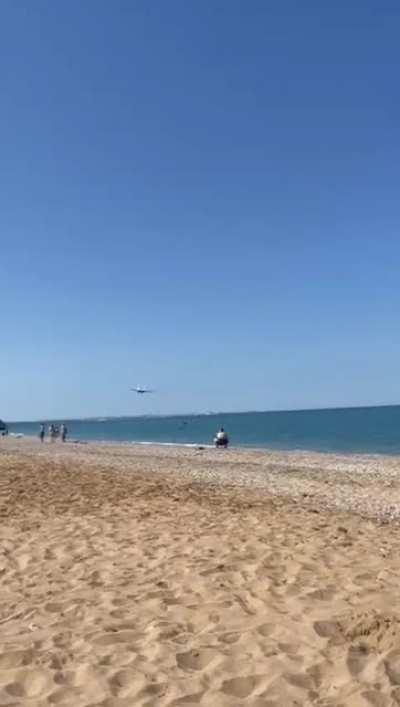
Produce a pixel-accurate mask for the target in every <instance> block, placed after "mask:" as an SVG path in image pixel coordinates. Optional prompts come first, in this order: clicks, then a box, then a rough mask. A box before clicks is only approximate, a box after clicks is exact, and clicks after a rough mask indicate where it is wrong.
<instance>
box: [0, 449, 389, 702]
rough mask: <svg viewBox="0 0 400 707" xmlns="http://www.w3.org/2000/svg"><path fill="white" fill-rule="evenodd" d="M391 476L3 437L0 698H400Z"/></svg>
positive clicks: (287, 459) (305, 463) (272, 458)
mask: <svg viewBox="0 0 400 707" xmlns="http://www.w3.org/2000/svg"><path fill="white" fill-rule="evenodd" d="M301 460H302V461H301ZM318 460H319V461H318ZM324 464H325V468H323V467H324ZM340 464H341V465H342V466H341V467H340ZM346 464H347V467H346ZM352 464H353V465H354V464H355V466H356V467H357V468H352ZM371 464H372V466H371ZM374 464H375V466H373V465H374ZM376 464H379V465H380V471H381V472H382V474H381V477H380V476H379V470H378V471H377V470H376ZM385 464H386V465H385ZM332 465H333V466H332ZM338 465H339V466H338ZM357 465H358V466H357ZM363 465H364V466H363ZM396 465H397V466H396ZM339 467H340V468H339ZM374 469H375V471H374ZM397 469H398V461H396V460H387V462H384V461H382V460H379V459H378V460H376V459H375V460H364V461H363V459H362V458H359V459H358V460H356V459H353V460H351V458H348V459H347V460H346V459H342V461H340V460H339V461H338V462H337V465H336V467H335V466H334V462H333V458H329V457H322V456H318V455H309V456H306V455H297V456H296V455H292V456H290V455H279V454H275V455H268V454H266V453H256V452H254V453H252V452H234V451H230V452H228V453H227V454H225V452H217V451H213V450H211V451H204V452H203V451H198V450H179V449H176V450H172V449H171V450H169V449H159V448H147V449H142V448H136V447H135V448H132V447H127V446H125V447H123V446H114V447H112V446H107V445H104V446H101V445H87V446H83V445H73V444H71V445H69V444H68V445H65V446H62V445H61V444H56V445H54V446H53V447H52V446H51V445H43V446H42V447H41V446H40V445H39V444H38V443H35V442H30V441H26V440H17V441H12V440H0V519H1V554H0V600H1V601H0V706H2V707H4V706H11V705H13V706H15V705H22V706H24V707H25V706H27V707H50V706H54V705H60V706H64V705H65V706H66V707H100V706H101V707H133V706H136V705H137V706H138V707H144V706H146V707H150V706H151V707H153V706H154V707H164V706H165V707H167V706H168V707H172V706H174V707H178V705H179V706H184V705H187V707H189V706H190V705H191V706H195V705H197V706H198V705H205V706H213V705H215V706H217V707H225V706H226V707H228V706H229V707H238V706H240V705H246V706H248V707H294V706H295V705H296V706H297V707H299V706H303V705H317V706H319V707H328V706H331V705H332V707H333V706H335V707H340V706H342V707H343V706H346V707H359V706H360V707H361V706H368V705H369V706H371V705H372V706H375V707H377V706H379V707H386V706H388V707H389V706H391V705H397V704H400V601H399V598H398V596H399V549H400V532H399V528H398V526H397V524H396V523H395V522H394V521H393V520H390V519H391V518H393V517H395V516H396V512H397V499H398V497H399V484H398V482H397V478H396V470H397ZM382 470H383V471H382ZM249 477H250V478H252V481H253V483H248V478H249ZM263 478H264V479H265V484H264V485H263V484H262V483H261V480H262V479H263ZM218 479H219V481H221V480H222V481H223V483H218ZM346 485H347V486H346ZM344 487H346V490H345V491H344V490H343V489H344ZM371 495H373V499H372V500H373V501H374V503H372V504H371V503H369V501H370V499H371ZM350 497H352V498H353V501H354V503H350V501H349V498H350ZM360 498H361V499H364V502H363V503H361V505H360ZM335 499H336V500H337V499H342V500H341V507H345V508H351V509H352V511H353V512H352V513H350V512H344V511H342V510H340V511H338V510H332V509H334V508H335V505H336V506H338V505H340V504H338V503H337V502H336V500H335ZM346 499H347V500H346ZM346 504H347V505H346ZM329 508H330V509H331V510H329ZM377 508H378V509H379V513H376V514H375V515H377V516H378V517H380V518H381V520H382V519H385V520H386V522H385V523H384V524H383V523H378V522H377V521H376V520H374V519H373V518H372V517H370V518H368V517H361V516H362V515H364V516H366V515H368V514H369V515H370V516H373V515H374V511H375V510H376V509H377ZM382 509H383V510H382ZM385 509H386V511H387V512H386V511H385ZM355 510H358V514H356V513H355V512H354V511H355ZM360 513H361V516H360ZM387 521H389V522H387Z"/></svg>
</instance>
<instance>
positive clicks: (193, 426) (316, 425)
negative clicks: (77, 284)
mask: <svg viewBox="0 0 400 707" xmlns="http://www.w3.org/2000/svg"><path fill="white" fill-rule="evenodd" d="M43 422H45V423H46V424H48V422H49V421H46V420H43ZM55 422H59V423H61V422H66V424H67V426H68V430H69V438H72V439H78V440H87V441H90V440H98V441H99V440H103V441H109V442H142V443H150V442H155V443H163V444H168V443H169V444H171V443H172V444H196V445H197V444H201V445H205V444H211V443H212V439H213V436H214V433H215V432H216V430H217V429H218V428H219V427H220V426H221V425H222V426H224V427H225V429H226V430H227V431H228V434H229V437H230V439H231V443H232V444H233V445H234V446H240V447H264V448H270V449H282V450H290V449H303V450H316V451H322V452H354V453H369V454H400V406H399V405H395V406H386V407H368V408H341V409H339V408H338V409H330V410H301V411H293V412H244V413H219V414H212V415H186V416H173V417H131V418H126V417H125V418H110V419H108V420H106V421H104V420H103V421H99V420H57V421H55ZM38 429H39V424H38V423H37V422H20V423H10V424H9V430H10V432H11V433H14V434H15V433H22V434H25V435H36V434H37V433H38Z"/></svg>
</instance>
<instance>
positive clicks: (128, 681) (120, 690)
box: [109, 670, 143, 697]
mask: <svg viewBox="0 0 400 707" xmlns="http://www.w3.org/2000/svg"><path fill="white" fill-rule="evenodd" d="M109 684H110V690H111V693H112V695H114V696H115V697H128V696H130V695H131V694H132V692H134V693H136V692H137V691H138V689H140V688H141V687H143V676H141V675H139V674H138V673H137V672H136V671H135V670H118V671H117V672H116V673H114V675H113V676H112V678H111V679H110V682H109Z"/></svg>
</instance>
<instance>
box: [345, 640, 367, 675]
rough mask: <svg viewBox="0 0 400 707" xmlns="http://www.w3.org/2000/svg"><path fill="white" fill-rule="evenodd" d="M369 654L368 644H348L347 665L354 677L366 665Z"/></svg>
mask: <svg viewBox="0 0 400 707" xmlns="http://www.w3.org/2000/svg"><path fill="white" fill-rule="evenodd" d="M368 656H369V649H368V646H365V645H364V644H360V645H358V646H350V648H349V650H348V652H347V660H346V663H347V667H348V669H349V672H350V673H351V675H353V676H354V677H355V676H357V675H359V674H360V673H362V671H363V670H364V668H365V667H366V665H367V662H368Z"/></svg>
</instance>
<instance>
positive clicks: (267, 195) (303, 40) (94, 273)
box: [0, 0, 400, 420]
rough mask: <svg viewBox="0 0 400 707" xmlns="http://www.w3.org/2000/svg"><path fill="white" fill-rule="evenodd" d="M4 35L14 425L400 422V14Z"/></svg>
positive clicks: (3, 216)
mask: <svg viewBox="0 0 400 707" xmlns="http://www.w3.org/2000/svg"><path fill="white" fill-rule="evenodd" d="M0 28H1V29H0V35H1V36H0V61H1V76H0V86H1V110H0V141H1V143H0V144H1V153H0V154H1V162H0V178H1V184H0V228H1V230H0V297H1V310H0V315H1V324H0V417H3V418H5V419H15V420H17V419H20V420H21V419H30V418H40V417H51V416H54V417H68V416H85V415H102V414H103V415H111V414H116V415H117V414H130V413H132V414H140V413H142V412H163V413H167V412H180V411H191V410H193V411H203V410H241V409H277V408H298V407H314V406H332V405H342V404H344V405H357V404H370V403H371V404H373V403H390V402H400V376H399V353H400V328H399V311H400V287H399V263H400V231H399V226H400V199H399V197H400V194H399V184H400V140H399V125H400V100H399V88H398V83H399V80H398V76H399V63H400V62H399V59H400V45H399V36H400V6H399V4H398V3H397V2H394V1H393V2H391V3H387V2H382V1H381V0H374V1H371V0H363V1H361V0H359V1H358V2H355V1H354V0H350V1H349V2H348V1H346V2H344V0H339V2H335V3H321V2H320V0H314V1H312V2H310V1H309V0H305V1H304V2H301V3H300V2H297V0H280V1H279V2H277V1H272V2H266V1H265V0H262V1H261V0H260V1H258V0H249V1H248V2H245V1H244V0H240V1H239V0H220V1H218V0H215V2H211V1H210V2H187V0H170V1H169V2H165V1H164V0H162V1H161V0H155V1H154V2H148V1H147V0H124V1H122V0H113V1H111V0H109V1H107V2H104V1H103V0H86V1H85V2H78V1H77V0H72V1H71V2H54V1H53V0H46V1H41V0H36V1H35V2H31V0H3V2H2V3H1V6H0ZM131 384H134V385H136V384H141V385H149V386H153V387H155V388H156V389H157V393H156V394H155V395H154V396H152V397H151V398H150V397H149V398H146V400H143V399H142V398H140V399H139V397H138V396H135V395H134V394H132V393H129V392H128V387H129V385H131Z"/></svg>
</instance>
